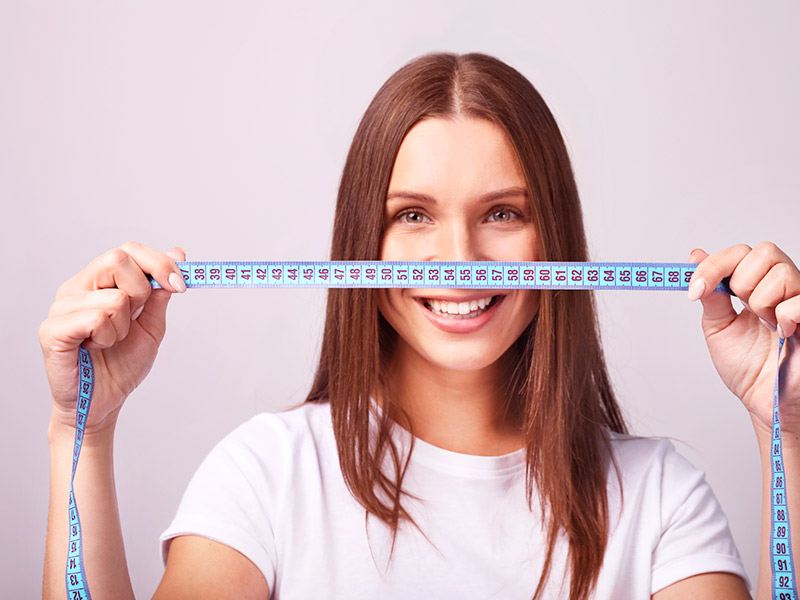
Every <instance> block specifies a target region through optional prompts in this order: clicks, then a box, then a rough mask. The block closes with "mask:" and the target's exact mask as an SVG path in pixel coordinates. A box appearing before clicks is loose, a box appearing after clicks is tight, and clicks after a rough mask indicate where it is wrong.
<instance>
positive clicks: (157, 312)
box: [139, 246, 186, 326]
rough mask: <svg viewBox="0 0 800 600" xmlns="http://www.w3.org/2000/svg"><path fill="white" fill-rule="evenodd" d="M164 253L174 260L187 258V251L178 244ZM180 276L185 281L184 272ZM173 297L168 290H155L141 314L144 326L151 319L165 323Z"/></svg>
mask: <svg viewBox="0 0 800 600" xmlns="http://www.w3.org/2000/svg"><path fill="white" fill-rule="evenodd" d="M164 254H165V255H166V256H168V257H169V258H170V259H171V260H172V261H184V260H186V251H185V250H184V249H183V248H180V247H177V246H176V247H175V248H172V249H171V250H167V251H166V252H165V253H164ZM178 271H179V272H180V269H178ZM170 276H171V275H170ZM180 277H181V282H184V277H183V274H181V276H180ZM185 289H186V287H185V282H184V290H185ZM171 297H172V293H170V292H169V291H167V290H153V291H152V293H151V295H150V299H149V300H148V302H147V304H146V305H145V306H144V309H143V310H142V312H141V316H139V322H140V323H141V324H142V325H143V326H148V325H149V324H150V323H151V320H155V322H157V323H164V320H165V319H166V313H167V305H168V303H169V300H170V298H171Z"/></svg>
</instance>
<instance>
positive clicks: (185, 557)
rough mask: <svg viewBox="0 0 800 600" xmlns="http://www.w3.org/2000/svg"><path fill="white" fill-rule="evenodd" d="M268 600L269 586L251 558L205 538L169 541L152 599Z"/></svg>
mask: <svg viewBox="0 0 800 600" xmlns="http://www.w3.org/2000/svg"><path fill="white" fill-rule="evenodd" d="M220 598H232V599H233V598H236V599H237V600H267V598H269V586H268V585H267V581H266V579H264V575H263V574H262V573H261V571H259V570H258V567H256V566H255V565H254V564H253V563H252V562H251V561H250V559H248V558H247V557H245V556H244V555H243V554H240V553H239V552H237V551H236V550H234V549H232V548H230V547H229V546H226V545H224V544H220V543H218V542H215V541H213V540H210V539H208V538H204V537H199V536H195V535H183V536H180V537H177V538H175V539H173V540H172V542H171V543H170V547H169V557H168V558H167V569H166V571H165V572H164V577H163V579H162V580H161V585H159V586H158V589H157V590H156V593H155V595H154V596H153V600H184V599H185V600H205V599H208V600H218V599H220Z"/></svg>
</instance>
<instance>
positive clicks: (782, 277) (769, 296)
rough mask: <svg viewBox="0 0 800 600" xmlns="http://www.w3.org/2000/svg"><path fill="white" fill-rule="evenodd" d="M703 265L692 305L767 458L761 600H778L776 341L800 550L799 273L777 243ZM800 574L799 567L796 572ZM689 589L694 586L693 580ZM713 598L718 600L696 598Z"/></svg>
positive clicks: (704, 260) (707, 259)
mask: <svg viewBox="0 0 800 600" xmlns="http://www.w3.org/2000/svg"><path fill="white" fill-rule="evenodd" d="M690 260H691V261H693V262H699V263H700V264H699V265H698V266H697V269H696V270H695V273H694V276H693V277H692V284H691V286H690V288H689V298H690V299H692V300H697V299H700V300H702V303H703V318H702V327H703V333H704V335H705V338H706V343H707V345H708V349H709V353H710V355H711V359H712V361H713V362H714V366H715V367H716V369H717V372H718V373H719V375H720V377H721V378H722V380H723V382H724V383H725V385H726V386H727V387H728V389H730V390H731V391H732V392H733V393H734V394H735V395H736V396H737V397H738V398H739V399H740V400H741V401H742V404H744V406H745V407H746V408H747V410H748V412H749V413H750V418H751V421H752V423H753V428H754V430H755V434H756V440H757V443H758V447H759V452H760V454H761V466H762V478H761V479H762V481H761V484H762V490H763V492H762V509H761V559H760V561H759V572H758V585H757V593H756V598H757V599H758V600H767V599H769V598H771V597H772V590H771V586H772V581H771V572H772V571H771V564H770V556H769V550H770V548H769V546H770V532H771V524H770V517H771V507H770V486H771V475H772V466H771V460H770V455H771V442H772V440H771V436H772V407H773V389H774V382H775V374H776V373H775V370H776V368H777V364H778V333H776V329H777V330H778V332H779V333H780V336H781V337H785V338H786V344H785V348H784V353H785V356H784V357H783V359H782V366H781V393H780V396H781V397H780V412H781V430H782V440H783V454H784V471H785V480H786V485H787V489H786V492H787V493H786V495H787V500H788V510H789V515H790V516H791V518H792V525H794V527H793V529H792V547H793V548H798V544H800V516H798V515H800V353H799V352H798V350H799V349H798V347H797V346H798V341H800V333H798V332H799V331H800V330H798V327H797V325H798V323H800V271H798V269H797V266H796V265H795V264H794V263H793V262H792V261H791V259H790V258H789V257H788V256H786V254H784V253H783V252H782V251H781V250H780V249H779V248H778V247H777V246H775V245H774V244H771V243H762V244H758V245H757V246H755V247H754V248H750V247H749V246H746V245H743V244H742V245H739V246H733V247H731V248H727V249H726V250H723V251H721V252H717V253H716V254H713V255H710V256H709V255H708V254H706V253H705V252H703V251H702V250H695V251H694V252H692V255H691V257H690ZM725 277H730V287H731V290H732V291H733V292H734V293H735V294H736V296H737V297H738V298H739V299H740V300H741V301H742V302H743V303H744V305H745V310H743V311H742V312H741V313H737V312H736V311H735V310H734V308H733V305H732V303H731V299H730V297H728V295H727V294H721V293H715V292H713V290H714V288H715V287H716V286H717V285H718V284H719V283H720V282H721V281H722V279H723V278H725ZM796 566H797V565H796ZM687 581H688V580H687ZM698 597H709V598H711V597H714V596H710V595H709V596H707V595H703V596H698Z"/></svg>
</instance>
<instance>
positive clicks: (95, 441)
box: [47, 406, 119, 446]
mask: <svg viewBox="0 0 800 600" xmlns="http://www.w3.org/2000/svg"><path fill="white" fill-rule="evenodd" d="M118 414H119V411H118V410H117V411H113V412H112V413H109V414H108V415H106V417H105V418H103V419H102V420H100V421H99V422H98V421H94V420H93V419H91V418H90V420H89V423H88V426H87V427H86V428H85V429H84V432H83V442H82V443H83V445H84V446H87V445H103V444H107V443H109V442H112V441H113V439H114V431H115V430H116V426H117V415H118ZM75 427H76V423H75V412H74V411H71V412H69V411H67V412H65V411H63V410H61V409H59V408H58V407H57V406H53V409H52V411H51V413H50V422H49V423H48V425H47V439H48V441H49V443H50V445H51V446H53V445H59V444H62V443H65V442H68V443H69V444H70V445H72V444H74V442H75Z"/></svg>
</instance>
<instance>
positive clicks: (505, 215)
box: [488, 208, 520, 223]
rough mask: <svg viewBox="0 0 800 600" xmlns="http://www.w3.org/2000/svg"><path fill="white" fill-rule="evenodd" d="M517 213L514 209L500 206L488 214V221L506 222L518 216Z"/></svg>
mask: <svg viewBox="0 0 800 600" xmlns="http://www.w3.org/2000/svg"><path fill="white" fill-rule="evenodd" d="M519 216H520V215H519V214H518V213H517V212H516V211H513V210H511V209H506V208H502V209H499V210H495V211H493V212H492V214H491V215H489V219H488V220H489V221H491V222H493V223H507V222H508V221H511V220H512V219H516V218H519Z"/></svg>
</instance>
